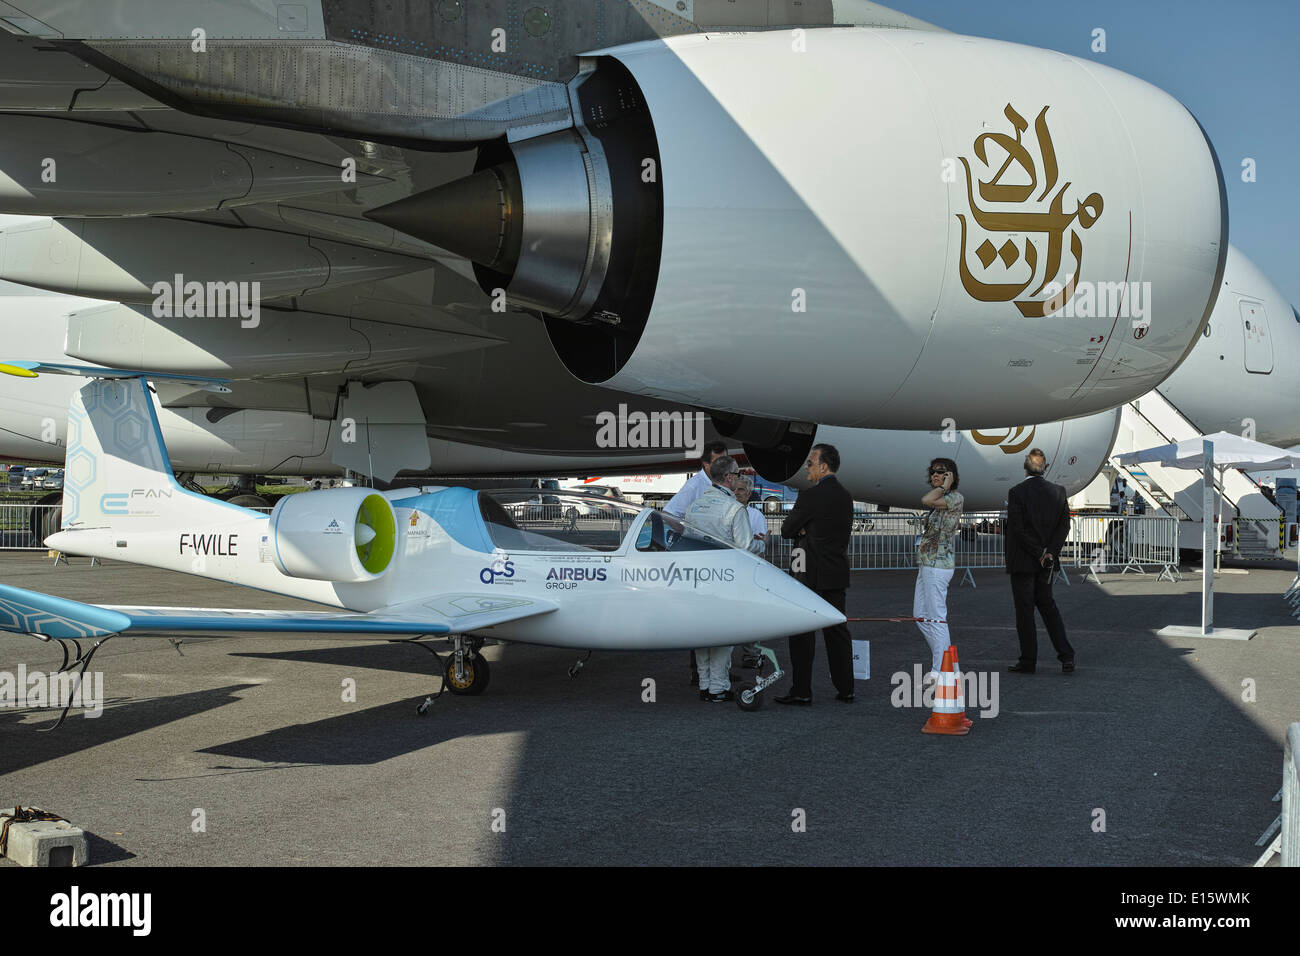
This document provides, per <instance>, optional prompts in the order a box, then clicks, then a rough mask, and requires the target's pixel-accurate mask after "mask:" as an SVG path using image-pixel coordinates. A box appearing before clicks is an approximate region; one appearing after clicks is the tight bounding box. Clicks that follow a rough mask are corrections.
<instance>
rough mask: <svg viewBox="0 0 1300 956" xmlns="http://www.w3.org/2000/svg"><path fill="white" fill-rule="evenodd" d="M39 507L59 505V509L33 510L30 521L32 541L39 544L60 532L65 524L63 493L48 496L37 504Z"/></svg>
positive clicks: (58, 492)
mask: <svg viewBox="0 0 1300 956" xmlns="http://www.w3.org/2000/svg"><path fill="white" fill-rule="evenodd" d="M37 504H38V505H59V507H58V508H33V509H32V512H31V517H30V519H28V527H29V529H30V531H31V533H32V539H33V540H34V541H36V542H37V543H38V544H39V543H40V542H42V541H44V540H45V539H46V538H48V537H49V536H50V535H52V534H54V532H56V531H58V530H59V528H60V527H61V526H62V524H63V507H62V506H63V492H61V491H56V492H53V493H52V494H48V495H46V496H45V497H43V498H42V499H41V500H40V501H38V502H37Z"/></svg>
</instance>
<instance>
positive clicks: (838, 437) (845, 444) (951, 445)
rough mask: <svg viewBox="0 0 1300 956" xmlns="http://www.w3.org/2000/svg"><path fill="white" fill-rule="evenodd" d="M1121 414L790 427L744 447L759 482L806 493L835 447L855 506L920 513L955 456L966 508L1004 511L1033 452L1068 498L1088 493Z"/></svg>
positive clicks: (839, 475) (841, 475)
mask: <svg viewBox="0 0 1300 956" xmlns="http://www.w3.org/2000/svg"><path fill="white" fill-rule="evenodd" d="M1121 412H1122V409H1120V408H1114V409H1111V410H1109V411H1106V412H1101V413H1099V414H1096V415H1088V416H1085V417H1083V418H1072V419H1070V420H1069V421H1064V422H1051V423H1049V424H1045V425H1020V426H1014V427H1011V428H989V429H977V430H974V431H963V432H958V431H956V430H955V429H951V430H947V429H941V430H935V431H929V432H921V431H885V430H881V429H870V428H842V427H838V426H834V425H830V426H827V425H819V426H816V427H815V428H813V429H811V430H809V429H808V428H806V427H800V428H797V429H791V430H789V431H787V432H786V433H785V434H784V435H783V437H782V440H781V441H779V442H777V443H773V444H771V445H768V446H767V447H763V446H757V445H751V444H749V443H745V445H744V448H745V454H746V455H747V456H748V457H749V463H750V464H751V465H752V466H753V468H754V470H755V471H756V472H758V474H759V475H760V476H761V477H763V478H765V479H767V480H768V481H774V482H777V483H779V484H783V485H789V486H790V487H791V488H797V489H801V490H802V489H804V488H807V487H808V482H807V480H806V478H805V471H804V468H803V463H804V461H805V460H806V459H807V456H808V452H809V450H810V449H811V448H812V446H813V445H814V444H815V443H819V442H825V443H827V444H830V445H834V446H835V448H836V449H837V450H838V451H839V453H840V468H839V471H838V472H836V477H837V478H838V479H839V480H840V482H841V483H842V484H843V485H844V487H845V488H847V489H848V490H849V493H850V494H851V495H853V497H854V499H855V500H857V501H870V502H873V503H875V504H884V505H890V506H891V507H898V508H919V507H921V497H922V495H924V494H925V493H926V491H927V490H928V487H929V486H928V484H927V481H926V473H925V470H926V466H927V465H929V463H930V460H931V459H933V458H951V459H952V460H953V461H955V462H956V463H957V471H958V473H959V474H960V476H961V486H960V490H961V493H962V495H963V496H964V497H965V499H966V504H965V508H966V510H968V511H984V510H996V509H1000V508H1002V507H1003V506H1004V505H1005V503H1006V499H1007V489H1008V488H1010V487H1011V486H1012V485H1014V484H1016V483H1017V482H1019V481H1022V480H1023V479H1024V477H1025V472H1024V468H1023V462H1024V459H1025V453H1026V452H1028V451H1029V449H1030V448H1041V449H1042V450H1043V453H1044V454H1045V455H1046V457H1047V463H1048V467H1047V477H1048V478H1049V479H1050V480H1052V481H1054V482H1057V483H1058V484H1062V485H1064V486H1065V490H1066V493H1067V494H1071V495H1073V494H1075V493H1076V492H1079V491H1082V490H1083V489H1084V488H1086V487H1087V486H1088V483H1089V482H1090V481H1092V479H1093V478H1094V477H1096V475H1097V473H1098V472H1099V471H1100V470H1101V468H1102V466H1103V465H1104V464H1105V463H1106V460H1107V458H1108V457H1109V455H1110V450H1111V448H1112V447H1114V444H1115V433H1116V430H1117V429H1118V428H1119V419H1120V414H1121Z"/></svg>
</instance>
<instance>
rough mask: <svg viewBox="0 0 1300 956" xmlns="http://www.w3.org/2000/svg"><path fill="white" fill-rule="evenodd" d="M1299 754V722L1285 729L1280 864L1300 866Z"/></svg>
mask: <svg viewBox="0 0 1300 956" xmlns="http://www.w3.org/2000/svg"><path fill="white" fill-rule="evenodd" d="M1297 754H1300V723H1297V724H1292V725H1291V726H1289V727H1288V728H1287V729H1286V749H1285V751H1284V752H1283V756H1282V865H1283V866H1300V774H1297V771H1296V755H1297Z"/></svg>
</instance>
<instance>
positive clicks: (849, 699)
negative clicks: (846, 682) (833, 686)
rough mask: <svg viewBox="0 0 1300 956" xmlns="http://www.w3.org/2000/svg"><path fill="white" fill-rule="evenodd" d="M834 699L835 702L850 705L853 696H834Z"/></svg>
mask: <svg viewBox="0 0 1300 956" xmlns="http://www.w3.org/2000/svg"><path fill="white" fill-rule="evenodd" d="M835 699H836V700H839V701H843V702H844V703H846V704H851V703H853V695H852V694H836V695H835Z"/></svg>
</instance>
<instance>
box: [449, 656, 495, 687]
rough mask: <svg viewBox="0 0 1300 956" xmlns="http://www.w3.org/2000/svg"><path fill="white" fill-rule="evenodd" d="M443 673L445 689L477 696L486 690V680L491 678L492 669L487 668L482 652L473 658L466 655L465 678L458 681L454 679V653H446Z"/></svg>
mask: <svg viewBox="0 0 1300 956" xmlns="http://www.w3.org/2000/svg"><path fill="white" fill-rule="evenodd" d="M445 675H446V681H447V690H449V691H451V692H452V693H453V694H460V695H463V696H466V697H477V696H478V695H479V694H481V693H483V691H485V690H487V685H488V681H489V680H491V678H492V671H491V670H490V669H489V668H488V662H487V658H486V657H484V656H483V655H482V654H477V655H475V656H474V657H473V658H469V657H466V658H465V679H464V680H463V681H458V680H456V655H454V654H448V655H447V663H446V671H445Z"/></svg>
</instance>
